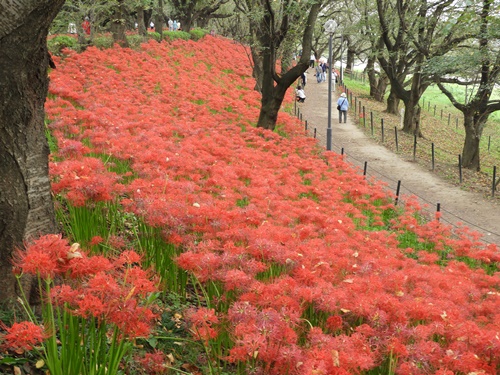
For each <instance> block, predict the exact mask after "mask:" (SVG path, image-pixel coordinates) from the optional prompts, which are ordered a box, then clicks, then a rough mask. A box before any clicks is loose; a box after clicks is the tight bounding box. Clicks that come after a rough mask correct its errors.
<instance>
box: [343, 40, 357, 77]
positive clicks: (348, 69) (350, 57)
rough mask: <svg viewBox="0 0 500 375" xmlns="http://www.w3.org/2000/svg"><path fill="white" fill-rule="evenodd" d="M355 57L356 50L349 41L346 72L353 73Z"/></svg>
mask: <svg viewBox="0 0 500 375" xmlns="http://www.w3.org/2000/svg"><path fill="white" fill-rule="evenodd" d="M354 57H355V51H354V50H353V49H352V48H350V46H349V41H348V44H347V61H346V67H345V72H346V73H351V71H352V68H353V66H354Z"/></svg>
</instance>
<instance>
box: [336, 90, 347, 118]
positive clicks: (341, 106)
mask: <svg viewBox="0 0 500 375" xmlns="http://www.w3.org/2000/svg"><path fill="white" fill-rule="evenodd" d="M337 109H338V110H339V124H341V123H342V115H343V116H344V123H345V122H346V121H347V110H348V109H349V100H347V95H346V94H345V92H343V93H342V94H340V98H339V99H338V100H337Z"/></svg>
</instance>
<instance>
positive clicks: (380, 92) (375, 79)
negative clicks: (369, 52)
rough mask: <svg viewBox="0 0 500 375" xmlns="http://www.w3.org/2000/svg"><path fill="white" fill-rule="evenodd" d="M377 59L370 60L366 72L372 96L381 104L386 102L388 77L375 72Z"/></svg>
mask: <svg viewBox="0 0 500 375" xmlns="http://www.w3.org/2000/svg"><path fill="white" fill-rule="evenodd" d="M375 61H376V58H375V57H373V58H369V59H368V62H367V64H366V68H365V71H366V73H367V75H368V82H369V84H370V96H371V97H372V98H373V99H375V100H377V101H379V102H381V101H383V100H384V95H385V91H386V90H387V83H388V80H387V77H386V76H385V75H383V76H382V74H380V73H378V74H377V72H376V71H375Z"/></svg>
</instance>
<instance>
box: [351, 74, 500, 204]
mask: <svg viewBox="0 0 500 375" xmlns="http://www.w3.org/2000/svg"><path fill="white" fill-rule="evenodd" d="M346 85H347V87H348V88H349V90H350V91H351V92H352V97H353V98H355V99H354V100H356V102H357V103H356V106H357V115H356V116H355V118H356V120H357V123H358V126H359V127H360V128H361V129H364V131H365V133H366V134H368V135H370V136H372V138H373V139H374V140H375V141H377V142H378V143H380V144H383V145H384V147H386V148H387V149H389V150H391V151H392V152H395V153H397V154H399V155H402V156H403V157H404V158H405V159H406V160H408V161H414V162H416V163H418V164H419V165H421V166H422V167H424V168H426V169H428V170H432V168H433V164H432V144H433V143H434V173H436V174H437V175H438V176H440V177H441V178H443V179H445V180H447V181H448V182H450V183H452V184H454V185H456V186H460V187H461V188H463V189H465V190H468V191H472V192H476V193H479V194H482V195H483V197H484V198H486V199H492V200H495V201H498V200H500V194H499V193H498V186H497V188H496V190H497V191H496V192H495V194H494V196H492V183H493V167H494V166H498V167H500V152H499V150H500V149H499V148H498V146H497V143H498V140H495V138H494V136H493V141H491V138H490V135H489V134H490V133H492V134H496V132H495V129H488V128H486V131H485V135H484V136H483V138H482V141H481V171H480V172H476V171H475V170H470V169H465V168H462V171H461V173H462V181H460V170H459V168H458V155H460V154H461V153H462V148H463V145H464V140H465V136H464V130H463V125H462V123H463V118H462V116H461V114H460V112H458V111H456V110H454V109H453V108H452V109H451V112H452V114H450V120H448V112H445V113H444V114H441V111H440V110H437V111H436V113H435V112H434V109H433V107H428V106H427V105H426V104H425V103H423V108H422V112H421V129H422V134H423V138H418V139H417V147H416V153H414V150H415V148H414V137H413V136H412V135H408V134H406V133H403V132H402V131H398V145H397V147H396V136H395V128H398V129H399V128H400V125H401V117H400V116H399V115H391V114H388V113H387V112H385V110H386V108H387V107H386V104H385V102H384V103H381V102H378V101H376V100H373V99H372V98H370V97H369V96H368V87H367V86H366V84H364V83H362V82H360V81H355V80H351V79H346ZM359 102H361V108H363V107H365V113H366V119H365V118H364V117H363V114H362V113H360V110H359V107H360V104H359ZM351 109H352V110H354V106H352V107H351ZM361 112H362V110H361ZM370 112H373V114H372V116H373V135H372V127H371V117H370ZM457 118H458V124H457V121H456V120H457ZM381 119H383V120H384V141H383V142H382V130H381V128H382V126H381ZM492 124H493V125H495V124H494V123H493V122H492ZM488 143H490V145H489V146H488ZM497 169H498V168H497ZM498 174H499V172H498V171H497V175H496V178H497V180H498V177H499V176H498Z"/></svg>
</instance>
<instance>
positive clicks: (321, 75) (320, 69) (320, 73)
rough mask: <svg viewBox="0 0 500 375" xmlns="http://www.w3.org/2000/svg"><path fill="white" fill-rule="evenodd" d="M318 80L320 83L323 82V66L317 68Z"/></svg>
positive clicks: (319, 65)
mask: <svg viewBox="0 0 500 375" xmlns="http://www.w3.org/2000/svg"><path fill="white" fill-rule="evenodd" d="M316 80H317V81H318V83H321V82H323V68H322V67H321V64H318V65H317V66H316Z"/></svg>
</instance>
